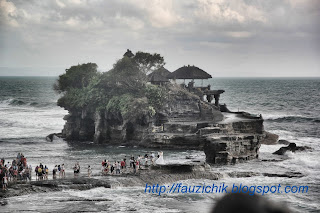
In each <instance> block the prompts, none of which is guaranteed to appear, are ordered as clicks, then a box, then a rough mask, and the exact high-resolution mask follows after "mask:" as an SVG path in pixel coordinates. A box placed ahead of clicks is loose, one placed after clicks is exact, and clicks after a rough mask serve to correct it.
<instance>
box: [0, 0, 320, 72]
mask: <svg viewBox="0 0 320 213" xmlns="http://www.w3.org/2000/svg"><path fill="white" fill-rule="evenodd" d="M0 2H1V3H0V11H1V14H0V18H1V19H0V27H1V31H0V39H1V40H0V47H1V49H2V51H1V53H0V66H2V67H25V66H28V67H49V68H50V69H51V68H52V67H68V66H71V65H73V64H77V63H85V62H88V61H92V62H96V63H97V64H98V65H100V69H102V70H106V69H109V68H110V67H111V66H112V64H113V63H114V62H115V60H116V59H118V58H120V57H121V55H122V54H123V52H124V51H125V49H126V48H132V49H133V51H138V50H143V51H150V52H159V53H161V54H162V55H164V56H165V59H166V61H167V66H168V68H169V69H171V70H173V69H176V68H178V67H179V66H181V65H184V64H195V65H198V66H200V67H203V68H205V69H208V70H210V71H212V73H214V72H215V70H217V71H216V73H219V72H221V70H224V71H223V72H222V73H223V75H225V76H234V75H237V76H241V75H246V76H247V75H248V73H251V75H252V76H253V75H255V76H259V75H260V76H265V73H266V72H265V69H264V67H266V66H264V64H263V63H264V60H267V61H268V66H267V67H268V71H269V72H270V68H272V70H274V71H271V75H273V74H274V75H284V76H285V75H292V73H293V72H292V71H294V75H296V76H299V75H300V76H301V75H310V76H311V75H313V76H315V75H318V76H319V75H320V74H319V73H320V71H319V63H320V62H318V60H317V59H318V58H319V52H320V50H319V46H318V44H319V43H320V39H319V36H318V34H319V32H320V28H319V22H318V21H317V20H320V3H319V2H320V1H318V0H269V1H262V0H229V1H227V0H183V1H182V0H180V1H179V0H108V1H103V0H91V1H89V0H55V1H35V0H34V1H22V0H16V1H9V0H0ZM281 58H282V59H283V60H279V59H281ZM212 60H214V61H215V63H214V64H212V63H211V61H212ZM238 64H241V66H237V65H238ZM217 65H219V67H217ZM301 67H303V68H304V70H303V71H302V70H301ZM218 70H219V72H218ZM3 72H4V71H3ZM3 72H1V70H0V74H5V73H3ZM61 72H63V70H61ZM25 74H26V75H28V73H25ZM39 74H41V73H39ZM55 74H56V73H55Z"/></svg>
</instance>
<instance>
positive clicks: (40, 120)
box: [0, 77, 320, 212]
mask: <svg viewBox="0 0 320 213" xmlns="http://www.w3.org/2000/svg"><path fill="white" fill-rule="evenodd" d="M55 80H56V78H55V77H0V158H5V159H7V160H10V161H11V160H12V159H13V158H15V156H16V155H17V153H18V152H22V153H23V154H24V155H25V156H26V157H27V160H28V163H29V164H31V165H32V166H33V168H34V167H35V166H36V165H38V164H39V163H43V164H44V165H47V166H48V167H49V169H50V171H51V170H52V168H53V167H54V165H56V164H62V163H64V164H65V165H66V169H67V176H68V175H70V176H71V175H72V172H73V170H72V167H73V165H74V163H75V162H80V165H83V168H84V167H85V166H87V165H91V167H92V168H93V174H94V175H95V174H99V173H100V169H101V161H102V160H104V159H109V160H120V159H122V158H123V157H124V156H130V155H132V154H133V155H135V156H136V155H138V154H141V155H143V154H145V153H147V152H150V151H151V150H150V149H142V148H138V147H136V148H127V147H121V146H119V147H115V146H114V147H108V146H106V145H103V144H102V145H101V144H99V145H98V144H93V143H92V142H90V141H88V142H81V143H80V142H65V141H63V140H61V139H56V140H54V141H53V142H47V141H46V140H45V137H46V136H47V135H48V134H50V133H54V132H60V131H61V130H62V128H63V125H64V122H65V121H64V120H63V117H64V116H65V115H66V114H67V111H65V110H64V109H62V108H60V107H58V106H57V105H56V102H57V99H58V98H59V95H58V94H55V92H54V91H53V89H52V85H53V83H54V82H55ZM204 83H209V84H210V85H211V88H212V89H223V90H225V93H223V94H222V95H221V98H220V103H225V104H227V106H228V108H229V109H230V110H232V111H247V112H250V113H254V114H262V116H263V118H264V119H265V122H264V125H265V130H267V131H270V132H272V133H275V134H278V135H279V136H280V139H284V140H288V141H290V142H294V143H296V144H297V145H298V146H309V147H311V148H312V150H311V151H303V152H296V153H291V152H288V153H286V154H285V155H284V156H275V155H273V154H272V153H273V152H274V151H276V150H278V149H279V148H280V147H282V146H284V145H262V146H261V148H260V154H259V159H256V160H252V161H248V162H245V163H239V164H236V165H229V166H213V167H211V169H212V170H214V171H216V172H220V173H222V174H223V178H222V179H220V180H218V181H212V180H206V179H198V180H193V179H192V180H184V181H181V182H182V183H184V184H189V185H197V184H200V185H203V184H206V185H212V183H215V184H220V183H225V184H228V185H232V184H233V183H236V184H240V183H242V184H247V185H278V184H281V185H283V186H284V185H296V186H300V185H307V186H308V187H309V190H308V192H307V193H288V194H268V195H264V196H265V197H267V198H269V199H271V200H274V201H276V202H283V203H285V204H287V205H288V206H289V208H290V209H292V210H293V211H295V212H319V211H320V204H319V203H320V185H319V183H320V163H319V162H320V78H214V79H212V80H209V81H207V82H206V81H205V82H204ZM153 151H159V150H153ZM186 156H193V157H194V158H196V159H199V160H204V159H205V155H204V153H203V152H202V151H194V150H185V151H181V150H180V151H179V150H170V151H164V159H165V161H166V162H167V163H177V162H179V163H181V162H188V161H190V160H188V159H186ZM230 172H255V173H264V172H266V173H281V174H282V173H290V172H291V173H302V174H303V176H302V177H300V178H297V177H294V178H287V177H266V176H263V175H257V176H252V177H242V178H235V177H230V176H229V175H228V174H229V173H230ZM168 184H170V183H168ZM222 195H223V194H166V195H162V196H158V195H155V194H146V193H144V187H138V186H137V187H123V186H119V187H115V188H111V189H106V188H94V189H90V190H85V191H76V190H64V191H60V192H49V193H35V194H31V195H24V196H17V197H11V198H8V199H7V201H8V205H6V206H1V207H0V211H1V212H12V211H39V212H53V211H69V212H76V211H80V210H81V211H91V212H95V211H112V212H126V211H137V212H209V211H210V209H211V207H212V206H213V204H214V203H215V202H216V200H217V198H219V197H221V196H222ZM79 197H80V198H106V199H110V200H111V201H103V202H86V201H83V202H71V201H68V200H69V199H70V198H79Z"/></svg>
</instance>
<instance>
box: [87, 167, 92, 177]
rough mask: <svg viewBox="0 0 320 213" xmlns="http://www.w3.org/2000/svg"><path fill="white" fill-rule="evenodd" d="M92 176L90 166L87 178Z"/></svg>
mask: <svg viewBox="0 0 320 213" xmlns="http://www.w3.org/2000/svg"><path fill="white" fill-rule="evenodd" d="M91 175H92V170H91V167H90V165H89V166H88V177H89V178H90V177H91Z"/></svg>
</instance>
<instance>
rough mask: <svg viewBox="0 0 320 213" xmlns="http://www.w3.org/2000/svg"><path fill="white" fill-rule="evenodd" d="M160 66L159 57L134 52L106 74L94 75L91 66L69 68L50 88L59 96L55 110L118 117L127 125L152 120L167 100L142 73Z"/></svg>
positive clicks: (93, 67)
mask: <svg viewBox="0 0 320 213" xmlns="http://www.w3.org/2000/svg"><path fill="white" fill-rule="evenodd" d="M163 64H164V60H163V57H161V56H160V55H159V54H150V53H143V52H138V53H137V54H136V56H134V57H132V58H129V57H123V58H122V59H120V60H118V61H117V62H116V63H115V64H114V65H113V68H112V69H111V70H110V71H108V72H103V73H100V72H98V71H97V65H96V64H94V63H87V64H81V65H76V66H72V67H70V68H69V69H66V73H65V74H62V75H60V76H59V79H58V80H57V82H56V84H55V85H54V89H55V90H56V91H57V92H58V93H61V94H62V96H61V98H60V99H59V100H58V106H61V107H63V108H65V109H67V110H69V111H78V112H81V111H82V110H86V111H87V112H91V113H95V112H108V113H114V114H117V115H119V114H120V115H121V117H122V118H123V119H124V120H127V121H129V120H134V119H137V118H141V116H150V117H152V116H154V115H155V114H156V112H157V110H160V108H161V106H162V103H163V102H164V100H165V99H166V98H167V97H166V94H167V91H166V88H164V87H162V86H156V85H150V84H147V76H146V73H147V70H149V71H152V69H153V68H155V67H158V66H160V65H163Z"/></svg>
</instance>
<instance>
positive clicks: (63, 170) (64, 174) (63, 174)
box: [61, 164, 66, 178]
mask: <svg viewBox="0 0 320 213" xmlns="http://www.w3.org/2000/svg"><path fill="white" fill-rule="evenodd" d="M61 176H62V178H65V177H66V171H65V167H64V164H62V166H61Z"/></svg>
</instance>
